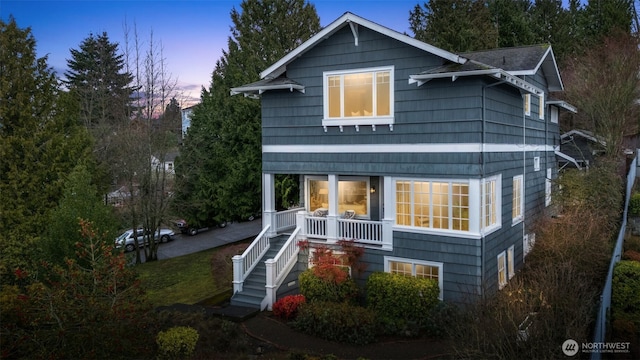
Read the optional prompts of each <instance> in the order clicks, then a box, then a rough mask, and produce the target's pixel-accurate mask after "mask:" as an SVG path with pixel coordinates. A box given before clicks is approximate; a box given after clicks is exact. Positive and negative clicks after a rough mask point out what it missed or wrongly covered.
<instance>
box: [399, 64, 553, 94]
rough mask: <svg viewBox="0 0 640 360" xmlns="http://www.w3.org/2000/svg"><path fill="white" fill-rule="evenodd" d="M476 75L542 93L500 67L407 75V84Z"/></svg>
mask: <svg viewBox="0 0 640 360" xmlns="http://www.w3.org/2000/svg"><path fill="white" fill-rule="evenodd" d="M478 75H489V76H493V77H495V78H496V79H502V80H504V81H505V83H507V84H510V85H512V86H515V87H517V88H518V89H521V90H523V91H526V92H528V93H531V94H534V95H541V94H543V93H544V92H543V91H542V90H541V89H540V88H538V87H537V86H535V85H533V84H531V83H529V82H527V81H525V80H522V79H521V78H519V77H517V76H514V75H512V74H510V73H508V72H506V71H504V70H502V69H487V70H474V71H456V72H448V73H438V74H422V75H420V74H418V75H409V84H412V83H415V82H417V83H418V86H421V85H422V84H424V83H426V82H427V81H429V80H432V79H440V78H448V77H451V78H453V79H454V80H455V78H457V77H461V76H478Z"/></svg>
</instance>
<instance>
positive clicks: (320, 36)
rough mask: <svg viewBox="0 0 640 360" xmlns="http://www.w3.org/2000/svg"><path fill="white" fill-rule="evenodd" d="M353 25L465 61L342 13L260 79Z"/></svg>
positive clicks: (461, 61) (274, 75)
mask: <svg viewBox="0 0 640 360" xmlns="http://www.w3.org/2000/svg"><path fill="white" fill-rule="evenodd" d="M350 22H352V23H355V24H358V25H360V26H364V27H366V28H369V29H371V30H373V31H377V32H379V33H381V34H383V35H386V36H388V37H390V38H393V39H395V40H398V41H401V42H403V43H405V44H408V45H411V46H414V47H416V48H418V49H421V50H424V51H427V52H429V53H432V54H434V55H437V56H440V57H442V58H444V59H447V60H449V61H453V62H455V63H459V64H464V63H465V62H466V61H467V59H466V58H463V57H462V56H460V55H456V54H454V53H451V52H448V51H446V50H443V49H440V48H437V47H435V46H432V45H429V44H427V43H424V42H422V41H419V40H416V39H414V38H412V37H409V36H407V35H404V34H401V33H399V32H397V31H395V30H391V29H389V28H386V27H384V26H381V25H378V24H376V23H374V22H371V21H369V20H366V19H364V18H361V17H359V16H357V15H354V14H352V13H349V12H347V13H344V14H343V15H342V16H340V17H339V18H338V19H336V20H335V21H334V22H332V23H331V24H329V25H327V26H326V27H325V28H324V29H322V30H320V32H318V33H317V34H315V35H314V36H312V37H311V38H309V40H307V41H305V42H304V43H302V45H300V46H298V47H297V48H295V49H293V50H292V51H291V52H289V53H288V54H287V55H285V56H284V57H283V58H281V59H280V60H278V61H277V62H276V63H274V64H273V65H271V66H269V67H268V68H267V69H266V70H264V71H263V72H261V73H260V78H261V79H264V78H266V77H274V78H275V77H278V76H279V75H281V74H282V73H284V71H285V70H286V65H287V64H288V63H289V62H291V61H293V60H294V59H296V58H297V57H299V56H301V55H302V54H303V53H305V52H306V51H307V50H309V49H311V48H312V47H313V46H315V45H316V44H317V43H319V42H320V41H322V40H324V39H326V38H328V37H329V36H331V35H332V34H333V33H334V32H336V31H338V30H340V29H341V28H342V26H344V25H346V24H348V23H350Z"/></svg>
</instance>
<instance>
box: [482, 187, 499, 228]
mask: <svg viewBox="0 0 640 360" xmlns="http://www.w3.org/2000/svg"><path fill="white" fill-rule="evenodd" d="M491 181H495V182H496V194H495V197H494V199H493V200H494V202H495V211H496V221H495V223H494V224H489V225H488V226H483V225H482V224H483V222H484V219H485V217H486V215H487V214H486V213H485V210H486V208H487V207H486V203H485V200H486V197H485V194H484V189H485V184H486V183H487V182H491ZM480 189H481V193H480V196H481V199H480V201H481V209H482V210H481V216H482V217H481V220H480V225H481V226H483V228H482V233H483V234H484V235H488V234H490V233H492V232H494V231H497V230H499V229H500V228H501V227H502V175H496V176H492V177H488V178H485V179H483V180H482V181H481V184H480Z"/></svg>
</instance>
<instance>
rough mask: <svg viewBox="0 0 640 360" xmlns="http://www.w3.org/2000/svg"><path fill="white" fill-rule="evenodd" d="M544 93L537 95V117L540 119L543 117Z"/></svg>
mask: <svg viewBox="0 0 640 360" xmlns="http://www.w3.org/2000/svg"><path fill="white" fill-rule="evenodd" d="M544 108H545V106H544V94H541V95H540V96H539V97H538V117H539V118H540V120H543V119H544Z"/></svg>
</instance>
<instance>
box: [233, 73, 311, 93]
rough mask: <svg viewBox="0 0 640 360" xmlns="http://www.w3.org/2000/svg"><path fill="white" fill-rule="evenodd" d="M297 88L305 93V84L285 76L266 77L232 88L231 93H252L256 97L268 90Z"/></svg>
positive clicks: (291, 89)
mask: <svg viewBox="0 0 640 360" xmlns="http://www.w3.org/2000/svg"><path fill="white" fill-rule="evenodd" d="M287 89H288V90H289V91H293V90H297V91H300V92H301V93H303V94H304V86H303V85H301V84H299V83H297V82H295V81H293V80H291V79H289V78H286V77H284V76H280V77H277V78H275V79H271V78H266V79H262V80H258V81H256V82H253V83H251V84H247V85H242V86H241V87H237V88H231V95H236V94H240V93H245V94H251V95H250V96H252V97H254V96H257V95H260V94H262V93H263V92H265V91H267V90H287Z"/></svg>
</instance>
